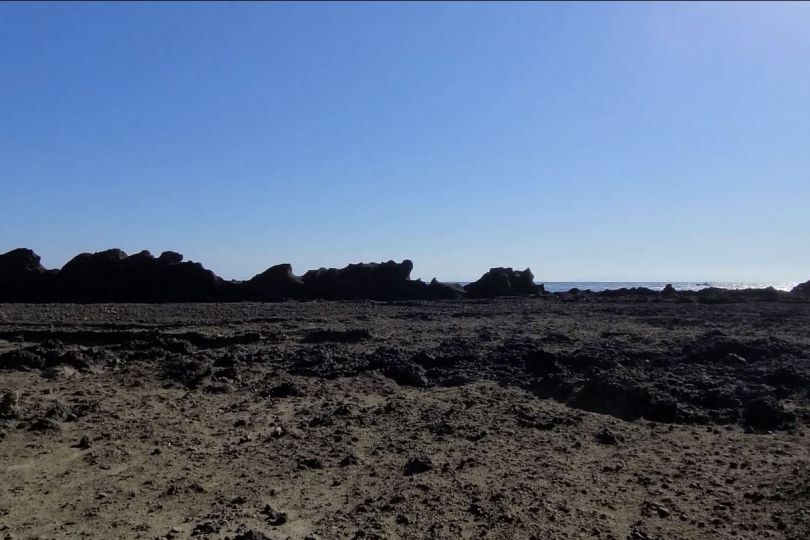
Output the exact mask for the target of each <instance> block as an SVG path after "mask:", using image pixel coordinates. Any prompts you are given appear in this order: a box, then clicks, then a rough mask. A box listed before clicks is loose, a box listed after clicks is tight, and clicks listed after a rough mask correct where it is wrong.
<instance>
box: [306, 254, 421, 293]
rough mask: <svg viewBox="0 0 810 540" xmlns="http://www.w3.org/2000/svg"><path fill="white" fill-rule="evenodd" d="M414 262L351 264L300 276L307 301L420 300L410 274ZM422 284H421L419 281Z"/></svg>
mask: <svg viewBox="0 0 810 540" xmlns="http://www.w3.org/2000/svg"><path fill="white" fill-rule="evenodd" d="M411 270H413V263H412V262H411V261H409V260H407V259H406V260H404V261H402V262H401V263H397V262H394V261H388V262H385V263H365V264H363V263H361V264H350V265H348V266H346V267H345V268H339V269H338V268H320V269H318V270H310V271H309V272H307V273H306V274H304V275H303V276H302V277H301V281H303V283H304V288H305V294H306V296H307V297H308V298H322V299H325V300H352V299H359V298H364V299H372V300H399V299H406V298H414V297H419V295H418V289H421V288H423V287H424V284H422V287H419V285H418V284H417V283H416V282H412V281H411V278H410V275H411ZM420 283H421V282H420Z"/></svg>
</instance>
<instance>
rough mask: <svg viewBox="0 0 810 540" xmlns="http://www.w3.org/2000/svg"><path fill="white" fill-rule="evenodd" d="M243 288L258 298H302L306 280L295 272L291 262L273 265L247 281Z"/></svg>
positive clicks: (251, 295)
mask: <svg viewBox="0 0 810 540" xmlns="http://www.w3.org/2000/svg"><path fill="white" fill-rule="evenodd" d="M243 288H244V289H245V291H246V292H247V294H248V295H249V296H250V297H252V298H255V299H257V300H270V299H282V298H301V297H302V296H303V295H304V282H303V281H301V278H299V277H298V276H295V275H294V274H293V271H292V266H290V265H289V264H277V265H275V266H271V267H270V268H268V269H267V270H265V271H264V272H262V273H261V274H257V275H255V276H253V278H251V279H250V280H249V281H246V282H245V283H244V285H243Z"/></svg>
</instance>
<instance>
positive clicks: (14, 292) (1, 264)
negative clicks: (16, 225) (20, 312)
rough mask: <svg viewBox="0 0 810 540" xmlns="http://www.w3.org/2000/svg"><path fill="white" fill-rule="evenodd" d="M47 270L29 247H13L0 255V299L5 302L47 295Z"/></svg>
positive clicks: (50, 275) (49, 275) (48, 276)
mask: <svg viewBox="0 0 810 540" xmlns="http://www.w3.org/2000/svg"><path fill="white" fill-rule="evenodd" d="M52 274H53V272H48V271H47V270H45V268H43V267H42V264H40V258H39V255H37V254H36V253H34V252H33V251H31V250H30V249H23V248H20V249H14V250H12V251H9V252H8V253H4V254H3V255H0V300H2V301H5V302H25V301H37V300H38V299H39V297H43V298H45V297H47V296H48V290H47V289H48V288H49V285H50V282H49V281H50V280H49V278H50V277H52Z"/></svg>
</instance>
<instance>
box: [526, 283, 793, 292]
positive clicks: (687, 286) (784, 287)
mask: <svg viewBox="0 0 810 540" xmlns="http://www.w3.org/2000/svg"><path fill="white" fill-rule="evenodd" d="M539 283H541V282H538V284H539ZM542 283H543V285H545V287H546V290H547V291H549V292H564V291H569V290H571V289H573V288H574V287H576V288H577V289H581V290H583V291H584V290H586V289H590V290H592V291H594V292H598V291H606V290H610V289H622V288H628V289H629V288H632V287H647V288H648V289H652V290H654V291H660V290H662V289H663V288H664V287H665V286H666V285H667V283H672V286H673V287H675V289H676V290H679V291H698V290H700V289H705V288H707V287H718V288H721V289H764V288H765V287H773V288H774V289H777V290H779V291H789V290H791V289H792V288H793V287H795V286H796V285H798V283H784V282H754V281H544V282H542Z"/></svg>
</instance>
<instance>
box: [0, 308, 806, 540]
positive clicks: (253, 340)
mask: <svg viewBox="0 0 810 540" xmlns="http://www.w3.org/2000/svg"><path fill="white" fill-rule="evenodd" d="M0 367H1V368H2V370H0V396H2V401H0V538H2V537H3V535H5V538H99V539H102V538H104V539H109V538H148V539H153V538H176V539H180V538H211V539H222V538H231V539H242V540H246V539H261V538H271V539H286V538H292V539H294V540H301V539H306V538H309V539H313V538H320V539H344V538H346V539H348V538H408V539H410V538H413V539H422V538H476V539H477V538H493V539H494V538H499V539H500V538H502V539H512V538H526V539H528V538H536V539H547V538H549V539H556V538H559V539H567V538H599V539H622V540H623V539H627V538H630V539H645V538H655V539H672V538H682V539H697V538H739V539H760V538H791V539H797V540H798V539H807V538H810V433H809V432H808V428H807V425H808V422H810V398H809V397H808V388H810V304H808V303H787V302H784V303H749V304H733V305H711V306H707V305H700V304H696V303H674V302H673V303H667V302H622V301H600V302H571V303H566V302H562V301H559V300H558V299H553V298H551V299H548V298H546V299H544V298H528V299H499V300H491V301H446V302H399V303H383V302H305V303H297V302H285V303H271V304H249V303H243V304H174V305H162V306H160V305H87V306H78V305H23V304H19V305H15V304H8V305H0ZM752 403H754V404H755V405H754V406H752V405H751V404H752Z"/></svg>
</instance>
